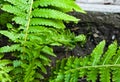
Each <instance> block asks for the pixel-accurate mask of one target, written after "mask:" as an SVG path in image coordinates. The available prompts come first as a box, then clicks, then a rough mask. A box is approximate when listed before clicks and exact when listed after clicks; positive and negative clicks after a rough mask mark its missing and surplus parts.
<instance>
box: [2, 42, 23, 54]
mask: <svg viewBox="0 0 120 82" xmlns="http://www.w3.org/2000/svg"><path fill="white" fill-rule="evenodd" d="M13 51H21V52H22V47H21V48H20V45H19V44H14V45H11V46H4V47H1V48H0V53H6V52H13Z"/></svg>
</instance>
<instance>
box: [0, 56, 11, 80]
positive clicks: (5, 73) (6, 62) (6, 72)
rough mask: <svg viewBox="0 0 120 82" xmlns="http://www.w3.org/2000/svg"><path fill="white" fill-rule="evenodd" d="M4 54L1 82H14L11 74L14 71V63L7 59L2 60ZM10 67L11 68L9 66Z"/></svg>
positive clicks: (0, 63) (0, 68)
mask: <svg viewBox="0 0 120 82" xmlns="http://www.w3.org/2000/svg"><path fill="white" fill-rule="evenodd" d="M3 56H4V55H3V54H0V82H12V81H11V77H10V75H9V72H10V71H11V70H12V69H13V67H12V66H10V65H11V64H12V62H11V61H10V60H7V59H2V58H3ZM8 65H9V66H8Z"/></svg>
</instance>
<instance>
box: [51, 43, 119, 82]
mask: <svg viewBox="0 0 120 82" xmlns="http://www.w3.org/2000/svg"><path fill="white" fill-rule="evenodd" d="M104 46H105V41H102V42H100V43H99V44H98V45H97V46H96V48H95V49H94V50H93V52H92V53H91V54H90V56H86V57H84V58H81V57H80V58H78V57H69V58H68V59H67V58H65V59H63V60H65V61H64V62H62V60H59V61H58V63H56V64H58V65H59V66H60V67H59V66H58V65H56V66H57V67H56V70H55V69H54V72H53V73H54V75H53V76H52V77H53V78H51V79H50V80H49V81H50V82H55V81H56V80H59V79H60V81H63V80H64V82H77V81H78V78H83V77H86V79H87V81H88V82H91V81H92V82H97V81H98V80H99V81H100V82H111V80H112V81H114V82H119V81H120V79H119V76H120V74H119V68H120V62H118V60H119V56H120V50H119V49H117V48H118V47H117V42H116V41H115V42H113V43H112V44H111V45H109V47H108V50H107V51H106V52H105V53H103V52H104ZM106 60H107V61H106ZM104 61H106V63H103V62H104ZM101 62H102V63H101ZM116 62H117V63H116ZM61 66H62V67H61ZM60 74H61V75H60ZM55 76H56V77H55ZM59 76H61V77H63V78H60V77H59ZM74 76H75V77H74ZM98 77H99V78H98Z"/></svg>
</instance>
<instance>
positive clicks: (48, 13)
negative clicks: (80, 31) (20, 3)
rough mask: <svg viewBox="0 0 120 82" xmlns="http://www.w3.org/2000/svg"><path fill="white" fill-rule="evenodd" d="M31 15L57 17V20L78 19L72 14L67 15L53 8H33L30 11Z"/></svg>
mask: <svg viewBox="0 0 120 82" xmlns="http://www.w3.org/2000/svg"><path fill="white" fill-rule="evenodd" d="M32 15H33V16H34V17H44V18H52V19H58V20H64V21H76V22H77V21H78V20H79V19H76V18H75V17H73V16H70V15H67V14H65V13H63V12H60V11H58V10H53V9H43V8H42V9H34V11H33V12H32Z"/></svg>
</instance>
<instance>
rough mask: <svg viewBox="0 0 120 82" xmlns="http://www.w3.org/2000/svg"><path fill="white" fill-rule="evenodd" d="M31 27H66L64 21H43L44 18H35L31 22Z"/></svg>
mask: <svg viewBox="0 0 120 82" xmlns="http://www.w3.org/2000/svg"><path fill="white" fill-rule="evenodd" d="M30 25H33V26H37V25H43V26H53V27H55V28H58V29H59V28H62V29H64V28H65V26H64V24H63V22H62V21H60V20H52V19H43V18H33V19H31V21H30Z"/></svg>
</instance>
